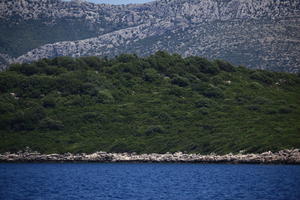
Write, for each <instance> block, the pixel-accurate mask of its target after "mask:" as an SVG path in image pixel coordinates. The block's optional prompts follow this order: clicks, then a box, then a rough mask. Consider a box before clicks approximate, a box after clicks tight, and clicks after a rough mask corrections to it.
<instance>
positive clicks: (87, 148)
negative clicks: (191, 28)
mask: <svg viewBox="0 0 300 200" xmlns="http://www.w3.org/2000/svg"><path fill="white" fill-rule="evenodd" d="M299 91H300V77H299V76H297V75H294V74H288V73H282V72H269V71H263V70H250V69H247V68H244V67H235V66H233V65H231V64H230V63H227V62H224V61H220V60H214V61H208V60H206V59H204V58H201V57H187V58H182V57H181V56H180V55H178V54H172V55H170V54H168V53H166V52H161V51H160V52H157V53H156V54H154V55H151V56H149V57H146V58H140V57H137V56H136V55H127V54H123V55H120V56H118V57H116V58H113V59H107V58H99V57H80V58H76V59H75V58H70V57H58V58H54V59H43V60H39V61H37V62H34V63H32V64H15V65H12V66H11V67H10V68H9V70H7V71H5V72H1V73H0V137H1V139H0V153H2V152H6V151H11V152H14V151H18V150H21V149H24V148H25V147H26V146H29V147H30V148H32V149H33V150H37V151H39V152H47V153H54V152H58V153H64V152H77V153H78V152H95V151H99V150H102V151H108V152H138V153H142V152H146V153H152V152H161V153H163V152H175V151H183V152H189V153H191V152H197V153H212V152H215V153H219V154H222V153H229V152H239V151H240V150H245V151H246V152H262V151H268V150H271V151H278V150H281V149H292V148H300V123H299V122H300V101H299V99H300V93H299Z"/></svg>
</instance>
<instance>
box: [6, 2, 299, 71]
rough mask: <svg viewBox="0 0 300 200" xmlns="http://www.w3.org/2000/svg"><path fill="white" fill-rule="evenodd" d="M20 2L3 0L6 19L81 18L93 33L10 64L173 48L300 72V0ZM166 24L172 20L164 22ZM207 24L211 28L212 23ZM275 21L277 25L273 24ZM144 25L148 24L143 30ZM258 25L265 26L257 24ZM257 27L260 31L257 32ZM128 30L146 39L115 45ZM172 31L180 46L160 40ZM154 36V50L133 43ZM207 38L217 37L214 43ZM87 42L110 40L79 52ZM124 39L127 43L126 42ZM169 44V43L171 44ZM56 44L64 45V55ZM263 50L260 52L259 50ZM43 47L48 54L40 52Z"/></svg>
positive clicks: (19, 57) (46, 46) (47, 20)
mask: <svg viewBox="0 0 300 200" xmlns="http://www.w3.org/2000/svg"><path fill="white" fill-rule="evenodd" d="M16 2H17V3H13V2H10V3H9V2H7V1H4V0H2V1H0V19H2V20H4V21H5V20H8V21H14V22H15V23H19V22H18V21H31V20H36V19H40V18H43V19H44V20H45V21H44V23H49V24H52V25H53V24H55V23H57V21H58V20H61V19H68V20H71V21H72V20H75V21H78V20H79V21H81V22H82V23H84V24H87V26H88V27H90V32H91V33H90V34H87V35H88V36H85V37H79V38H78V39H76V38H74V39H75V40H74V39H72V38H70V42H68V40H63V41H56V42H50V43H48V42H47V41H46V40H47V39H46V40H45V41H44V42H41V45H40V46H37V47H35V48H32V49H28V51H27V52H25V53H22V54H21V55H17V56H15V55H10V56H12V57H15V59H11V60H10V63H12V62H30V61H34V60H37V59H40V58H43V57H52V56H53V55H55V56H65V55H67V56H82V55H87V56H88V55H101V56H107V55H108V56H113V55H117V54H119V53H137V54H139V55H143V56H147V55H150V54H152V53H154V52H156V51H158V50H169V51H172V50H173V49H176V51H177V52H176V53H179V54H181V55H184V56H190V55H201V56H204V57H208V58H212V57H217V58H221V59H226V60H229V61H231V62H233V63H235V64H239V65H245V66H248V67H250V68H261V69H271V70H275V71H289V72H298V71H299V63H300V60H299V57H300V55H299V54H300V53H299V52H300V47H299V46H300V45H299V43H300V34H299V29H300V28H299V27H300V26H299V25H300V2H299V1H296V0H284V1H277V0H264V1H258V0H254V1H246V0H229V1H227V0H226V1H225V0H193V1H178V0H171V1H166V0H161V1H154V2H150V3H145V4H132V5H120V6H119V5H106V4H99V5H97V4H93V3H87V2H82V3H77V2H74V1H72V2H63V1H60V0H43V1H37V0H18V1H16ZM24 8H27V9H24ZM49 8H51V9H49ZM58 10H59V11H58ZM228 23H232V24H233V25H232V28H233V29H235V32H231V33H230V34H228V32H230V30H228V29H227V26H228ZM247 23H248V24H247ZM165 24H168V25H167V26H166V27H164V25H165ZM207 24H208V25H209V26H210V27H207V28H206V25H207ZM245 24H246V25H245ZM147 26H148V27H147ZM170 26H172V30H169V29H168V27H170ZM274 26H275V28H273V27H274ZM139 27H143V28H142V29H139ZM257 27H259V28H261V29H257ZM147 29H149V30H147ZM154 29H157V30H154ZM211 29H218V31H219V32H220V33H221V34H220V35H218V32H215V33H213V34H207V32H210V30H211ZM255 29H256V31H257V32H252V31H253V30H255ZM128 30H129V31H130V30H137V31H136V32H137V33H136V34H137V38H139V37H140V38H142V39H139V41H136V38H135V37H133V38H132V39H130V38H129V39H128V40H127V41H126V42H125V44H126V45H125V46H120V45H116V46H113V47H111V45H112V44H110V40H112V39H110V38H109V37H110V36H112V37H113V38H116V37H120V38H121V40H122V38H123V37H126V36H124V33H126V31H128ZM185 30H190V32H192V33H194V32H200V33H199V34H198V35H197V34H196V35H194V36H193V37H191V36H190V35H189V34H188V33H186V32H185ZM243 30H248V32H247V33H245V32H244V33H243V34H241V33H239V32H242V31H243ZM201 31H202V32H201ZM143 32H152V33H153V34H149V35H148V36H147V34H146V38H144V37H145V35H144V34H143ZM168 32H176V34H177V35H176V34H175V35H174V37H171V38H169V39H168V41H170V42H171V43H172V42H174V41H175V42H174V45H172V46H170V47H168V46H167V45H162V46H160V45H159V42H163V41H161V40H159V37H160V36H162V35H164V34H166V33H168ZM260 32H261V33H260ZM257 33H258V34H257ZM109 34H111V35H109ZM259 34H260V35H259ZM79 35H80V34H79ZM81 35H82V34H81ZM116 35H117V36H116ZM222 35H224V36H225V37H227V39H226V41H225V42H223V41H222ZM253 35H256V36H255V37H253ZM91 36H92V37H91ZM101 37H102V38H103V37H107V38H109V39H107V40H105V41H103V39H100V40H97V38H101ZM151 37H156V38H155V42H156V44H153V43H151V42H149V43H147V44H146V45H144V49H145V52H148V53H143V52H140V51H137V52H135V49H134V47H133V46H134V44H135V43H136V42H142V41H143V40H149V39H150V38H151ZM176 37H180V39H182V40H181V43H184V44H185V43H188V41H191V40H194V39H195V38H199V37H202V38H203V39H202V41H197V42H195V43H194V44H192V45H194V46H193V47H192V48H190V49H188V48H189V47H188V46H187V45H183V49H186V50H181V49H180V48H179V47H178V46H180V44H179V43H178V42H177V43H176V41H177V39H176ZM240 38H242V39H240ZM239 39H240V40H239ZM234 40H236V41H234ZM247 40H249V41H247ZM205 41H208V42H211V43H212V46H213V48H212V47H210V46H211V45H210V44H207V42H205ZM216 41H220V42H219V43H220V44H219V45H214V44H213V43H215V42H216ZM265 41H266V42H265ZM268 41H269V42H268ZM86 42H87V43H89V42H95V44H99V43H101V44H105V43H107V44H108V45H107V46H104V47H103V48H93V46H92V45H90V49H86V50H84V51H85V52H89V53H88V54H78V53H77V52H80V51H82V48H81V47H80V46H89V45H88V44H87V43H86ZM43 43H44V44H43ZM74 43H76V44H80V45H77V46H78V48H76V47H74ZM117 43H118V42H117ZM120 43H122V42H121V41H120ZM249 44H250V47H251V48H252V49H254V50H247V49H246V48H244V46H246V45H249ZM65 46H73V47H74V48H73V50H70V48H69V49H68V48H65ZM75 46H76V45H75ZM127 46H131V47H132V48H131V49H132V50H131V51H128V47H127ZM166 46H167V48H165V47H166ZM235 46H237V47H235ZM265 46H266V47H265ZM64 48H65V49H64ZM126 48H127V49H126ZM164 48H165V49H164ZM239 48H242V49H243V51H245V53H244V54H243V55H242V57H245V58H243V60H244V61H243V62H242V61H240V60H242V59H236V58H232V57H235V56H236V57H238V56H237V55H235V54H236V52H237V51H238V49H239ZM53 49H64V50H62V53H61V54H60V53H58V52H55V50H53ZM103 49H111V51H104V50H103ZM187 49H188V50H187ZM260 49H261V51H260V52H253V51H255V50H260ZM39 51H41V52H42V53H39ZM115 52H116V53H115ZM285 52H287V54H286V53H285ZM1 53H5V52H1ZM247 55H250V57H251V58H247ZM278 55H279V56H278ZM255 57H257V58H255ZM269 60H271V61H269ZM269 65H270V66H269Z"/></svg>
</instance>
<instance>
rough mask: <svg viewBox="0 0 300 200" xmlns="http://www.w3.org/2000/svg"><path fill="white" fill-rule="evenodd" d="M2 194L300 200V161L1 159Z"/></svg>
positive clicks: (17, 196) (24, 196) (15, 196)
mask: <svg viewBox="0 0 300 200" xmlns="http://www.w3.org/2000/svg"><path fill="white" fill-rule="evenodd" d="M0 199H1V200H6V199H9V200H11V199H12V200H14V199H20V200H23V199H26V200H27V199H58V200H59V199H73V200H77V199H91V200H92V199H101V200H102V199H129V200H130V199H136V200H144V199H149V200H150V199H168V200H169V199H170V200H176V199H178V200H185V199H186V200H191V199H199V200H206V199H207V200H223V199H228V200H232V199H247V200H248V199H249V200H254V199H262V200H265V199H270V200H299V199H300V166H294V165H229V164H228V165H222V164H126V163H122V164H99V163H94V164H90V163H86V164H84V163H82V164H0Z"/></svg>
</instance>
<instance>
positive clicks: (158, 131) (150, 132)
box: [145, 126, 165, 136]
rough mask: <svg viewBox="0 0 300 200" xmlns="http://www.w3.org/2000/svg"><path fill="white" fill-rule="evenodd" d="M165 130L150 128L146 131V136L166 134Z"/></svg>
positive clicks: (156, 127) (155, 127)
mask: <svg viewBox="0 0 300 200" xmlns="http://www.w3.org/2000/svg"><path fill="white" fill-rule="evenodd" d="M164 132H165V130H164V128H163V127H162V126H149V127H148V128H147V130H146V131H145V135H147V136H151V135H154V134H157V133H160V134H161V133H164Z"/></svg>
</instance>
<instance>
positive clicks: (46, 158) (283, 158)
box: [0, 149, 300, 164]
mask: <svg viewBox="0 0 300 200" xmlns="http://www.w3.org/2000/svg"><path fill="white" fill-rule="evenodd" d="M0 162H111V163H115V162H135V163H148V162H150V163H233V164H242V163H244V164H300V150H299V149H292V150H281V151H279V152H276V153H273V152H271V151H269V152H264V153H261V154H242V153H239V154H231V153H230V154H226V155H216V154H209V155H201V154H185V153H182V152H176V153H165V154H157V153H152V154H136V153H107V152H95V153H92V154H86V153H81V154H72V153H65V154H41V153H38V152H33V151H22V152H18V153H9V152H7V153H4V154H0Z"/></svg>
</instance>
